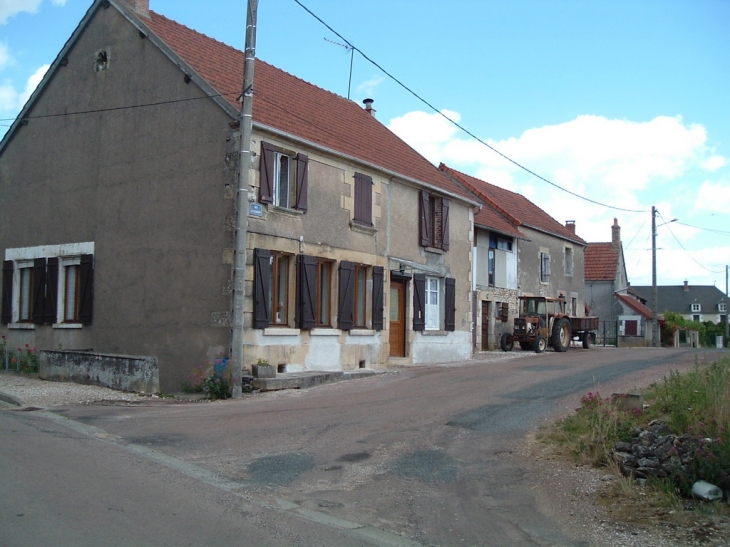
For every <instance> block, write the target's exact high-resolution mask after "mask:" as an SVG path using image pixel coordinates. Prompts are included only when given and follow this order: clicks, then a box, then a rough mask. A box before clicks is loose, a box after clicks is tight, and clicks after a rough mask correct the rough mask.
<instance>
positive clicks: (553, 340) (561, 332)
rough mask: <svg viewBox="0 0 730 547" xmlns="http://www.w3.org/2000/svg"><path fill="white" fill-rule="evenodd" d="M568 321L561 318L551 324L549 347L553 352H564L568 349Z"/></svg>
mask: <svg viewBox="0 0 730 547" xmlns="http://www.w3.org/2000/svg"><path fill="white" fill-rule="evenodd" d="M570 338H571V336H570V321H568V320H567V319H566V318H565V317H561V318H560V319H558V320H556V321H555V323H553V334H552V336H551V337H550V345H551V346H552V347H553V349H554V350H555V351H566V350H567V349H568V348H569V347H570Z"/></svg>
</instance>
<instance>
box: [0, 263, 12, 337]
mask: <svg viewBox="0 0 730 547" xmlns="http://www.w3.org/2000/svg"><path fill="white" fill-rule="evenodd" d="M2 297H3V304H2V316H1V318H0V322H2V324H3V325H7V324H8V323H11V322H12V321H13V261H12V260H4V261H3V294H2Z"/></svg>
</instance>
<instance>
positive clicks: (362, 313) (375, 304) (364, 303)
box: [337, 260, 383, 330]
mask: <svg viewBox="0 0 730 547" xmlns="http://www.w3.org/2000/svg"><path fill="white" fill-rule="evenodd" d="M369 280H370V281H371V282H372V292H370V293H369V291H368V281H369ZM338 283H339V299H338V306H337V328H339V329H342V330H351V329H353V328H358V329H365V328H368V309H370V310H371V321H372V328H373V329H374V330H382V329H383V268H382V267H380V266H372V267H371V266H368V265H365V264H353V263H352V262H348V261H346V260H343V261H342V262H340V268H339V279H338ZM368 294H370V303H371V306H370V307H368Z"/></svg>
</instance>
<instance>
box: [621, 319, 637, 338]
mask: <svg viewBox="0 0 730 547" xmlns="http://www.w3.org/2000/svg"><path fill="white" fill-rule="evenodd" d="M637 334H639V322H638V321H636V320H635V319H627V320H626V321H624V336H636V335H637Z"/></svg>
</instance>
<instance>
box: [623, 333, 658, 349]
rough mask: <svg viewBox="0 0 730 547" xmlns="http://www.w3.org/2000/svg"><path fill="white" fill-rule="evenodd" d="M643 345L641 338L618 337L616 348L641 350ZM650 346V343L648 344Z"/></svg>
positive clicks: (642, 338)
mask: <svg viewBox="0 0 730 547" xmlns="http://www.w3.org/2000/svg"><path fill="white" fill-rule="evenodd" d="M645 345H647V344H645V343H644V337H643V336H619V337H618V347H620V348H643V347H644V346H645ZM648 345H649V346H651V343H649V344H648Z"/></svg>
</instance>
